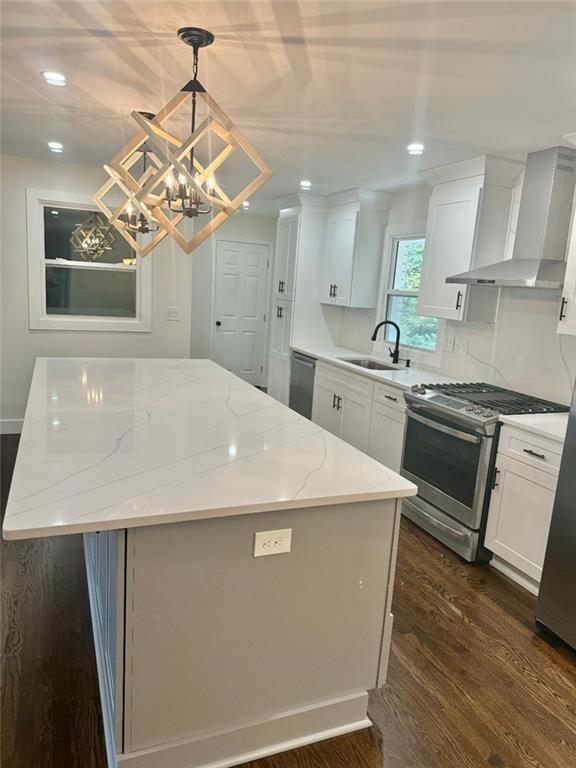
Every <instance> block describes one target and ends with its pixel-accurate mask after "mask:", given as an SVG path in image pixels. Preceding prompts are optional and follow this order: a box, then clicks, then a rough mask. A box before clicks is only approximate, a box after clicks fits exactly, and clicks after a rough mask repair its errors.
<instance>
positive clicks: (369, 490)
mask: <svg viewBox="0 0 576 768" xmlns="http://www.w3.org/2000/svg"><path fill="white" fill-rule="evenodd" d="M415 493H416V488H415V486H414V485H413V484H412V483H410V482H409V481H407V480H405V479H404V478H402V477H400V475H398V474H396V473H395V472H393V471H392V470H390V469H387V468H386V467H384V466H383V465H382V464H379V463H378V462H376V461H374V460H373V459H371V458H370V457H368V456H366V455H365V454H364V453H361V452H360V451H358V450H356V449H355V448H353V447H352V446H350V445H348V444H347V443H345V442H343V441H342V440H339V439H338V438H336V437H334V436H333V435H332V434H330V433H329V432H326V431H325V430H323V429H321V428H320V427H319V426H317V425H316V424H313V423H312V422H310V421H308V420H307V419H305V418H303V417H302V416H299V415H298V414H297V413H295V412H294V411H292V410H290V409H289V408H287V407H286V406H284V405H281V404H280V403H278V402H277V401H276V400H273V399H272V398H271V397H269V396H268V395H266V394H264V393H263V392H261V391H259V390H257V389H256V388H254V387H252V386H251V385H249V384H247V383H246V382H244V381H243V380H242V379H239V378H238V377H236V376H234V375H232V374H231V373H229V372H228V371H226V370H225V369H224V368H221V367H220V366H218V365H216V364H215V363H213V362H211V361H209V360H157V359H124V358H123V359H107V358H91V359H80V358H39V359H38V360H37V361H36V367H35V370H34V376H33V380H32V385H31V388H30V396H29V400H28V407H27V410H26V416H25V419H24V426H23V430H22V435H21V441H20V447H19V451H18V457H17V460H16V466H15V470H14V477H13V480H12V486H11V490H10V496H9V499H8V505H7V509H6V515H5V518H4V527H3V533H4V537H5V538H7V539H19V538H34V537H40V536H52V535H57V534H66V533H79V532H84V531H94V530H109V529H114V528H130V527H136V526H142V525H156V524H161V523H170V522H182V521H186V520H194V519H202V518H207V517H217V516H224V515H234V514H246V513H250V512H263V511H270V510H276V509H291V508H296V507H309V506H321V505H326V504H337V503H346V502H351V501H363V500H370V499H388V498H396V497H402V496H411V495H414V494H415Z"/></svg>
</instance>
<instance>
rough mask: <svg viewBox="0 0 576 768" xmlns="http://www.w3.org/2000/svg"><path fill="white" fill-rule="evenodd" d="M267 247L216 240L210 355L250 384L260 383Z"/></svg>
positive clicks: (262, 359)
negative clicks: (212, 329) (212, 331)
mask: <svg viewBox="0 0 576 768" xmlns="http://www.w3.org/2000/svg"><path fill="white" fill-rule="evenodd" d="M268 250H269V249H268V246H267V245H261V244H257V243H239V242H232V241H228V240H218V241H217V246H216V281H215V288H214V316H213V321H214V335H213V346H212V358H213V359H214V361H215V362H217V363H219V364H220V365H222V366H224V368H227V369H228V370H229V371H232V373H235V374H236V375H237V376H241V377H242V378H243V379H245V380H246V381H249V382H250V383H251V384H254V385H257V386H259V385H261V384H262V383H263V367H264V365H263V364H264V342H265V328H266V325H265V320H264V312H265V305H266V291H267V279H268V256H269V254H268Z"/></svg>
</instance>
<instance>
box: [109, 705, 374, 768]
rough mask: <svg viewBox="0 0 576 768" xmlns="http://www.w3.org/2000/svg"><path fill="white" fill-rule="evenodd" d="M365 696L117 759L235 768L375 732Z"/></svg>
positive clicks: (127, 764)
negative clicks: (356, 733)
mask: <svg viewBox="0 0 576 768" xmlns="http://www.w3.org/2000/svg"><path fill="white" fill-rule="evenodd" d="M367 706H368V694H367V693H365V692H363V693H359V694H354V695H352V696H347V697H344V698H341V699H336V700H332V701H328V702H322V703H320V704H318V705H315V706H312V707H305V708H303V709H301V710H295V711H292V712H286V713H283V714H281V715H278V716H276V717H273V718H270V719H269V720H266V721H264V722H262V723H256V724H251V725H246V726H243V727H239V728H235V729H233V730H230V731H227V732H218V733H215V734H202V735H200V736H196V737H193V738H191V739H190V740H188V741H185V742H182V741H179V742H178V743H171V744H163V745H160V746H158V747H155V748H153V749H148V750H142V751H139V752H132V753H126V754H121V755H118V766H119V768H232V766H237V765H243V764H244V763H248V762H251V761H253V760H259V759H261V758H264V757H268V756H269V755H275V754H278V753H280V752H287V751H289V750H292V749H296V748H297V747H303V746H306V745H308V744H313V743H315V742H318V741H325V740H326V739H333V738H335V737H336V736H341V735H343V734H345V733H352V732H353V731H359V730H363V729H365V728H370V727H372V723H371V721H370V720H369V719H368V717H367V716H366V710H367Z"/></svg>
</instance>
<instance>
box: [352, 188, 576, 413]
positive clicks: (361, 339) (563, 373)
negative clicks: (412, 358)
mask: <svg viewBox="0 0 576 768" xmlns="http://www.w3.org/2000/svg"><path fill="white" fill-rule="evenodd" d="M430 192H431V188H430V187H429V186H427V185H418V186H415V187H407V188H405V189H402V190H399V191H397V192H395V193H394V195H393V197H392V202H391V206H390V212H389V217H388V227H389V229H388V232H389V233H390V232H393V230H394V228H395V227H402V228H403V227H405V226H408V227H413V229H414V232H415V233H416V232H424V230H425V224H426V216H427V212H428V199H429V196H430ZM386 256H387V254H386ZM384 270H385V272H386V274H387V265H384ZM478 290H482V289H478ZM559 301H560V294H559V292H554V291H540V290H530V289H515V288H508V289H502V290H501V294H500V303H499V308H498V312H497V317H496V321H495V322H494V323H493V324H472V323H461V322H452V321H450V322H447V323H446V336H447V337H449V336H452V335H453V336H455V337H456V339H457V340H462V341H464V343H465V344H466V345H467V352H466V354H457V353H455V352H444V351H442V354H441V357H440V360H439V368H440V370H441V371H442V372H443V373H445V374H446V375H447V376H451V377H453V378H456V379H460V380H462V381H488V382H490V383H493V384H498V385H500V386H504V387H509V388H512V389H517V390H520V391H522V392H526V393H527V394H532V395H535V396H537V397H543V398H546V399H550V400H555V401H558V402H561V403H566V404H567V403H569V402H570V398H571V395H572V389H573V385H574V378H575V376H576V338H575V337H567V336H560V335H559V334H557V333H556V323H557V318H558V311H559ZM343 312H344V317H343V322H342V332H341V336H340V344H341V345H342V346H346V347H349V348H352V349H357V350H359V351H363V352H370V351H373V350H374V351H377V352H378V354H382V352H383V347H382V345H378V346H377V347H375V348H374V347H373V346H372V344H371V342H370V335H371V333H372V329H373V328H374V325H375V324H376V322H377V321H378V320H382V319H383V317H384V307H381V308H378V309H376V310H374V311H370V310H350V309H346V310H343ZM418 364H420V363H418Z"/></svg>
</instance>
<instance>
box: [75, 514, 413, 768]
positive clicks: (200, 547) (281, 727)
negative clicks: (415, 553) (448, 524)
mask: <svg viewBox="0 0 576 768" xmlns="http://www.w3.org/2000/svg"><path fill="white" fill-rule="evenodd" d="M398 525H399V510H398V505H397V502H396V501H395V500H384V501H368V502H359V503H350V504H337V505H333V506H326V507H314V508H308V509H306V508H305V509H294V510H282V511H274V512H264V513H258V514H251V515H238V516H233V517H223V518H216V519H208V520H198V521H193V522H187V523H181V524H175V525H163V526H150V527H144V528H134V529H130V530H127V531H110V532H101V533H87V534H84V540H85V548H86V555H87V557H86V562H87V570H88V577H89V587H90V600H91V607H92V615H93V624H94V634H95V641H96V649H97V658H98V667H99V676H100V684H101V689H102V701H103V714H104V720H105V728H106V737H107V748H108V753H109V757H108V759H109V765H110V766H113V765H116V764H118V765H119V766H126V767H127V768H128V766H129V767H130V768H185V767H186V768H200V767H202V768H208V766H210V768H216V766H218V767H219V768H224V766H233V765H238V764H241V763H243V762H247V761H249V760H253V759H256V758H258V757H262V756H264V755H268V754H272V753H276V752H281V751H284V750H288V749H292V748H294V747H296V746H300V745H303V744H308V743H310V742H314V741H319V740H322V739H326V738H331V737H333V736H337V735H339V734H342V733H346V732H350V731H354V730H358V729H361V728H366V727H369V726H370V725H371V723H370V721H369V720H368V719H367V715H366V710H367V703H368V695H367V691H368V690H369V689H370V688H374V687H377V686H380V685H382V684H383V683H384V682H385V677H386V668H387V663H388V651H389V645H390V634H391V630H392V615H391V613H390V604H391V598H392V584H393V573H394V561H395V551H396V543H397V535H398ZM285 528H291V529H292V551H291V553H290V554H289V555H275V556H270V557H259V558H255V557H254V556H253V546H254V534H255V532H256V531H268V530H276V529H285ZM116 761H117V763H116Z"/></svg>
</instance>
